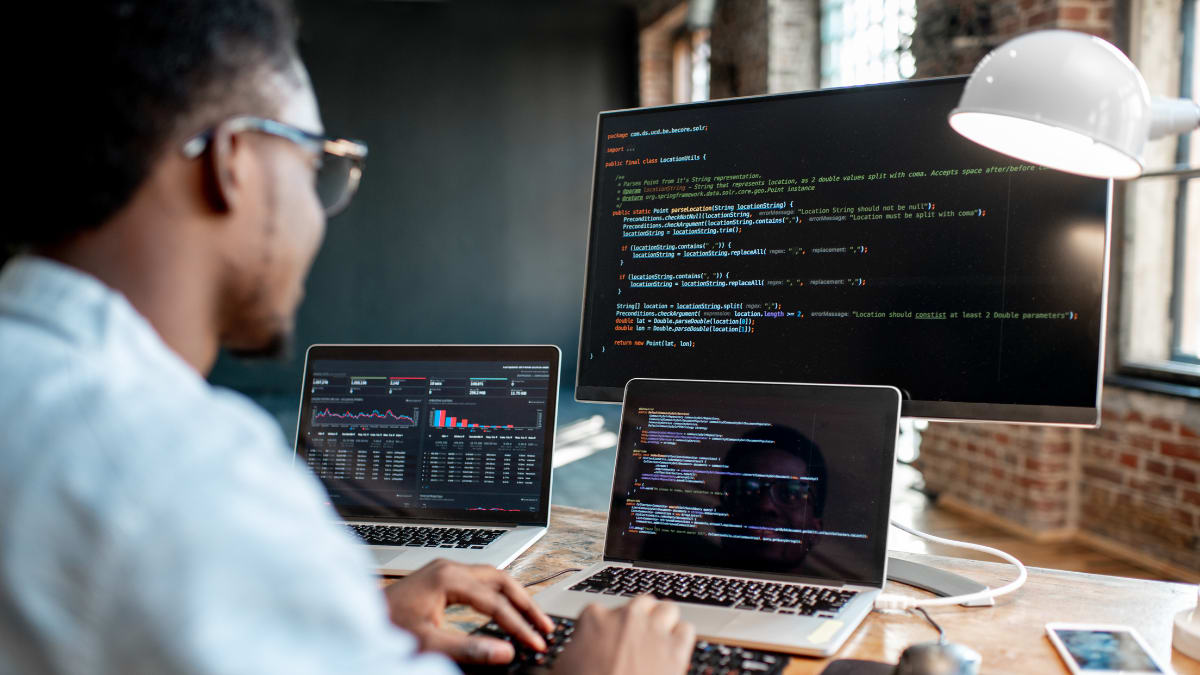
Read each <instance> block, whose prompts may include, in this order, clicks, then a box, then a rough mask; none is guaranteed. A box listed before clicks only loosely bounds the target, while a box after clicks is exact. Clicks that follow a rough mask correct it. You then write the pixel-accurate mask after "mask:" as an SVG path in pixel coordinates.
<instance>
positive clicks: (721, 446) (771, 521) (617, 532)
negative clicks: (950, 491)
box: [534, 379, 900, 656]
mask: <svg viewBox="0 0 1200 675" xmlns="http://www.w3.org/2000/svg"><path fill="white" fill-rule="evenodd" d="M899 414H900V392H899V391H898V390H896V389H895V388H892V387H876V386H849V385H847V386H841V385H810V384H768V383H744V382H703V381H687V380H640V379H639V380H631V381H630V382H629V384H628V385H627V386H626V388H625V397H624V403H623V407H622V414H621V432H620V441H619V443H618V446H617V462H616V470H615V474H614V477H613V486H612V501H611V508H610V511H609V516H608V527H607V534H606V538H605V544H604V560H603V562H600V563H598V564H596V565H593V566H592V567H590V568H588V569H586V570H584V571H582V572H579V573H577V574H575V575H572V576H571V577H569V578H567V579H565V580H563V581H561V582H559V583H557V584H555V585H554V586H552V587H550V588H549V589H547V590H546V591H544V592H542V593H539V594H537V595H536V596H534V598H535V600H536V602H537V603H538V605H539V606H541V608H542V609H543V610H545V611H546V612H547V613H548V614H553V615H558V616H565V617H570V618H574V617H578V616H579V614H580V613H581V612H582V611H583V609H584V607H586V606H587V605H589V604H591V603H595V602H598V603H601V604H603V605H607V606H618V605H620V604H623V603H624V602H626V601H627V598H629V597H632V596H634V595H638V594H641V593H650V594H653V595H655V596H657V597H659V598H665V599H671V600H674V601H675V602H677V603H679V607H680V610H681V612H682V614H683V617H684V618H685V619H686V620H688V621H690V622H692V623H693V624H694V625H695V626H696V632H697V634H698V635H699V636H700V637H702V638H704V639H708V640H712V641H716V642H725V643H729V644H736V645H742V646H747V647H753V648H756V649H773V650H778V651H782V652H788V653H793V654H809V655H819V656H827V655H830V654H833V653H834V652H836V651H837V649H838V648H839V647H840V646H841V645H842V643H843V642H845V640H846V638H847V637H849V635H850V634H851V633H852V632H853V631H854V629H855V628H856V627H857V626H858V625H859V624H860V623H861V622H862V620H863V619H864V618H865V617H866V616H867V614H868V613H869V612H870V611H871V608H872V605H873V602H874V599H875V596H876V595H878V594H879V592H880V590H881V589H882V587H883V584H884V579H885V578H886V566H887V532H888V513H889V507H890V503H889V500H890V496H891V478H892V467H893V462H894V460H895V447H896V434H897V426H898V423H899Z"/></svg>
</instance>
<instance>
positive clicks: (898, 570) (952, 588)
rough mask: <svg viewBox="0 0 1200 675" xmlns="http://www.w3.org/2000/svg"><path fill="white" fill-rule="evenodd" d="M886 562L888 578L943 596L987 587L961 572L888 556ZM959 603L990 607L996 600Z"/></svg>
mask: <svg viewBox="0 0 1200 675" xmlns="http://www.w3.org/2000/svg"><path fill="white" fill-rule="evenodd" d="M887 564H888V568H887V578H888V579H890V580H892V581H896V582H899V583H902V584H907V585H909V586H915V587H917V588H919V589H921V590H923V591H929V592H930V593H933V594H934V595H938V596H941V597H943V598H945V597H949V596H951V595H965V594H967V593H975V592H977V591H982V590H985V589H987V586H985V585H983V584H981V583H979V582H978V581H973V580H971V579H968V578H966V577H964V576H962V575H961V574H955V573H953V572H946V571H943V570H939V569H938V568H936V567H932V566H930V565H926V564H924V563H919V562H913V561H911V560H905V559H903V558H897V557H895V556H888V563H887ZM961 604H962V606H963V607H990V606H992V605H994V604H996V601H995V600H993V599H991V598H987V599H983V600H973V601H971V602H964V603H961Z"/></svg>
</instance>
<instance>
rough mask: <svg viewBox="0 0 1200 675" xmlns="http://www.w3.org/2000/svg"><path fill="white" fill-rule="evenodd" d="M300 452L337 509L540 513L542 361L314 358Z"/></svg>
mask: <svg viewBox="0 0 1200 675" xmlns="http://www.w3.org/2000/svg"><path fill="white" fill-rule="evenodd" d="M307 373H308V376H307V381H306V382H305V392H304V401H303V407H302V408H301V411H300V417H301V420H300V434H299V443H298V445H297V456H298V458H299V459H301V460H302V461H304V462H305V463H307V464H308V466H309V467H310V468H311V469H312V471H313V473H314V474H316V476H317V477H318V478H319V479H320V480H321V482H322V483H323V484H324V486H325V488H326V490H327V491H328V493H329V498H330V501H331V503H332V504H333V505H334V506H335V507H336V508H337V509H338V511H339V512H340V513H342V515H343V516H355V515H357V516H386V517H425V518H428V517H434V518H439V517H450V518H460V519H461V518H471V519H483V520H493V519H495V518H497V517H501V516H503V517H507V518H509V519H514V520H520V519H521V518H520V517H517V518H513V516H519V515H520V514H526V515H528V514H531V513H538V512H544V504H543V503H542V498H543V496H544V490H543V487H544V485H543V483H544V476H543V473H544V470H545V469H546V467H545V466H544V461H543V460H544V459H545V458H547V457H548V456H549V453H548V452H547V451H546V450H547V449H546V442H547V439H546V434H547V429H548V428H549V425H551V424H553V422H554V417H553V413H554V410H553V405H554V398H555V391H554V389H556V385H557V368H556V366H555V365H554V364H552V363H550V362H547V361H479V360H475V361H450V360H444V361H436V360H429V361H426V360H420V361H417V360H386V361H384V360H357V359H321V358H313V359H312V360H311V361H310V363H309V365H308V369H307Z"/></svg>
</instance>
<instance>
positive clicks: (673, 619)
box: [650, 602, 679, 631]
mask: <svg viewBox="0 0 1200 675" xmlns="http://www.w3.org/2000/svg"><path fill="white" fill-rule="evenodd" d="M678 621H679V606H678V605H676V604H675V603H673V602H660V603H658V604H656V605H655V606H654V609H652V610H650V622H651V623H652V624H653V625H654V626H655V627H656V628H658V629H659V630H663V631H669V630H671V629H672V628H674V627H675V624H676V623H677V622H678Z"/></svg>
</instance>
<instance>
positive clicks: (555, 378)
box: [292, 344, 562, 526]
mask: <svg viewBox="0 0 1200 675" xmlns="http://www.w3.org/2000/svg"><path fill="white" fill-rule="evenodd" d="M324 359H329V360H344V361H389V360H396V361H545V362H548V363H549V364H550V383H549V385H548V388H547V396H546V406H547V410H546V434H545V441H544V444H543V447H542V453H543V454H542V485H541V491H540V493H539V498H538V510H537V511H532V512H528V513H525V512H522V513H512V512H500V513H495V514H491V513H487V512H481V511H464V510H460V509H413V510H406V511H405V512H403V513H395V514H391V515H381V514H380V513H379V510H378V509H375V508H364V507H352V506H344V505H337V504H333V505H332V506H333V508H334V510H335V511H336V512H337V514H338V515H339V516H341V517H342V518H344V519H346V520H358V521H379V522H413V523H427V522H428V523H442V522H446V523H455V524H463V525H472V524H478V525H541V526H548V525H549V524H550V499H551V482H552V481H551V471H552V469H553V457H554V440H555V432H556V431H557V429H558V392H559V378H560V376H561V369H562V351H561V350H560V349H559V348H558V347H557V346H556V345H395V344H314V345H311V346H310V347H309V348H308V350H307V351H306V353H305V356H304V375H303V379H302V380H301V381H300V410H299V414H298V415H297V417H296V438H295V442H294V444H293V447H292V463H293V464H294V465H297V466H302V467H304V465H303V464H298V463H302V462H303V459H302V458H301V453H300V439H301V433H302V432H303V430H304V428H305V426H304V419H305V418H304V411H305V410H307V409H308V407H309V405H310V403H311V401H312V387H310V386H308V383H309V381H310V379H311V378H312V364H313V362H314V361H316V360H324ZM315 480H317V481H318V482H320V479H315ZM322 487H324V485H323V484H322Z"/></svg>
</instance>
